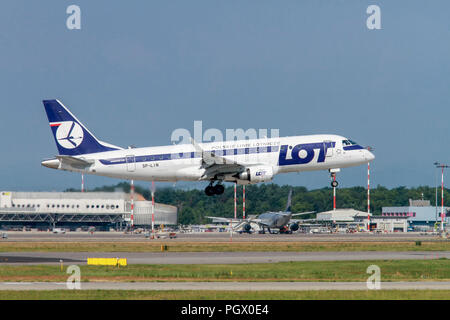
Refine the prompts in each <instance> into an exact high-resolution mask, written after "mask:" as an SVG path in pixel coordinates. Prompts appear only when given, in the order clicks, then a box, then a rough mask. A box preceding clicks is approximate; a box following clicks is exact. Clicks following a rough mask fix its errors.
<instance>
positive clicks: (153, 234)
mask: <svg viewBox="0 0 450 320" xmlns="http://www.w3.org/2000/svg"><path fill="white" fill-rule="evenodd" d="M154 238H155V181H152V239H154Z"/></svg>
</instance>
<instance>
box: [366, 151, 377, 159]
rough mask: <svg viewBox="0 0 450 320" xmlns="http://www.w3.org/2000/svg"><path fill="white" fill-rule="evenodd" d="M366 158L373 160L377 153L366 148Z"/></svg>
mask: <svg viewBox="0 0 450 320" xmlns="http://www.w3.org/2000/svg"><path fill="white" fill-rule="evenodd" d="M365 158H366V160H367V161H372V160H373V159H375V155H374V154H373V153H372V152H370V151H369V150H366V152H365Z"/></svg>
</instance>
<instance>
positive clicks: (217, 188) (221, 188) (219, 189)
mask: <svg viewBox="0 0 450 320" xmlns="http://www.w3.org/2000/svg"><path fill="white" fill-rule="evenodd" d="M213 188H214V193H215V194H217V195H219V194H223V192H224V191H225V188H224V186H223V185H221V184H218V185H216V186H214V187H213Z"/></svg>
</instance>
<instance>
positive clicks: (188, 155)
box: [99, 146, 279, 165]
mask: <svg viewBox="0 0 450 320" xmlns="http://www.w3.org/2000/svg"><path fill="white" fill-rule="evenodd" d="M278 150H279V146H267V147H254V148H237V149H224V150H213V151H208V152H211V153H212V154H214V155H217V156H222V155H239V154H254V153H270V152H278ZM201 157H202V154H201V152H178V153H163V154H153V155H146V156H135V161H134V162H152V161H165V160H177V159H195V158H201ZM99 161H100V163H102V164H104V165H114V164H124V163H126V162H127V160H126V157H120V158H112V159H100V160H99Z"/></svg>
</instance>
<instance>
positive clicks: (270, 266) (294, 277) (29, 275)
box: [0, 259, 450, 282]
mask: <svg viewBox="0 0 450 320" xmlns="http://www.w3.org/2000/svg"><path fill="white" fill-rule="evenodd" d="M373 264H375V265H377V266H379V267H380V269H381V281H431V280H450V261H449V260H448V259H434V260H370V261H311V262H303V261H302V262H279V263H259V264H257V263H255V264H233V265H203V264H201V265H129V266H127V267H120V268H117V267H109V266H88V265H83V266H80V268H81V281H126V282H133V281H366V280H367V277H368V276H369V274H367V273H366V270H367V267H368V266H370V265H373ZM67 277H68V275H67V274H66V269H65V268H63V270H62V271H61V270H60V266H57V265H53V266H51V265H33V266H9V265H2V266H0V281H2V282H5V281H15V282H16V281H52V282H53V281H66V279H67Z"/></svg>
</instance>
